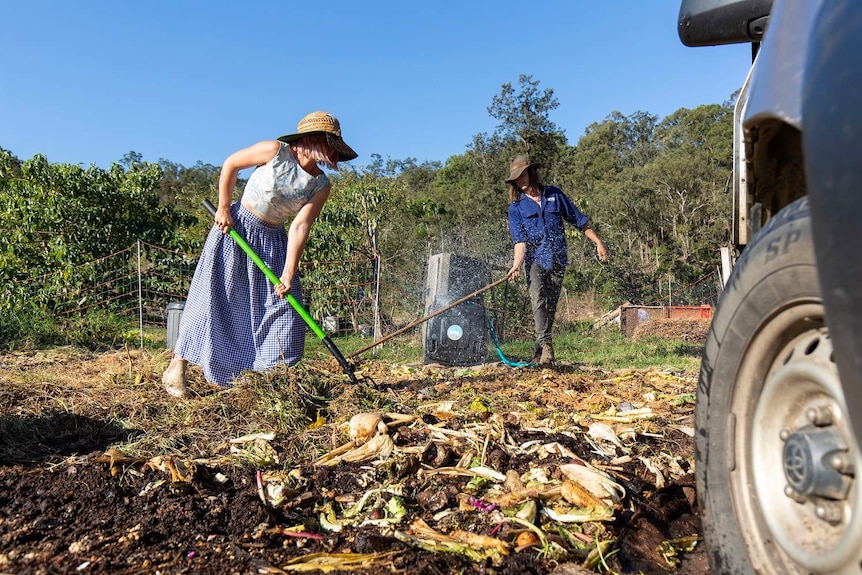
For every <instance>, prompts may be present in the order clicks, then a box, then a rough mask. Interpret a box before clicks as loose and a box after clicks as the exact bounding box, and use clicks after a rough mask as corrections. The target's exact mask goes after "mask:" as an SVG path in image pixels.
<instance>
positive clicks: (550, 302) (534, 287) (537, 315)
mask: <svg viewBox="0 0 862 575" xmlns="http://www.w3.org/2000/svg"><path fill="white" fill-rule="evenodd" d="M539 167H541V164H537V163H534V162H531V161H530V158H529V157H527V156H526V155H524V154H518V155H517V156H515V157H514V159H513V160H512V163H511V165H510V166H509V176H508V178H506V183H507V184H509V233H510V234H511V236H512V243H513V244H514V246H515V257H514V261H513V262H512V268H511V269H510V270H509V273H508V278H509V281H513V280H516V279H517V278H518V277H519V276H520V275H521V266H522V265H523V266H524V274H525V276H526V280H527V286H528V288H529V290H530V301H531V303H532V308H533V321H534V322H535V325H536V345H535V347H534V350H533V363H538V364H539V365H548V364H553V363H554V346H553V341H552V339H551V330H552V328H553V326H554V316H555V315H556V313H557V302H558V301H559V299H560V292H561V290H562V287H563V275H564V274H565V271H566V265H567V264H568V247H567V245H566V234H565V229H564V224H563V222H569V223H570V224H571V225H573V226H575V228H577V229H578V230H580V231H581V232H583V234H584V235H585V236H586V237H588V238H589V239H590V240H591V241H592V242H593V243H594V244H596V251H597V254H598V257H599V260H601V261H603V262H604V261H607V259H608V250H607V248H605V244H604V243H603V242H602V240H601V239H600V238H599V236H598V234H596V232H595V230H593V228H592V227H591V226H590V220H589V218H587V216H585V215H584V214H582V213H581V211H580V210H579V209H578V207H577V206H576V205H575V204H574V202H572V200H571V199H569V197H568V196H566V194H564V193H563V192H562V190H560V189H559V188H556V187H554V186H545V185H543V184H542V183H541V182H540V181H539V173H538V170H537V168H539Z"/></svg>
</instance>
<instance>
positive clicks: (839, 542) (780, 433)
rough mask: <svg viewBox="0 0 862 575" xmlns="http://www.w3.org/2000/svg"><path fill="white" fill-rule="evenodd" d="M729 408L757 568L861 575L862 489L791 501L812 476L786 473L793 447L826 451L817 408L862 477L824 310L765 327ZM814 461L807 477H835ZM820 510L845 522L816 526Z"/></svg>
mask: <svg viewBox="0 0 862 575" xmlns="http://www.w3.org/2000/svg"><path fill="white" fill-rule="evenodd" d="M731 407H732V414H733V416H732V417H733V420H734V421H735V426H734V429H732V430H731V433H732V434H733V440H734V445H735V446H745V448H744V449H742V448H739V447H737V448H736V449H735V450H734V451H735V454H736V455H735V456H733V458H732V459H731V467H733V466H736V467H737V470H736V471H737V472H736V473H732V474H731V491H732V496H733V501H734V507H735V511H736V514H737V516H738V518H739V521H740V529H741V531H742V532H743V536H744V537H745V538H746V542H747V544H748V545H749V547H750V549H751V550H752V552H751V553H750V556H751V557H752V561H753V562H754V563H755V566H756V567H757V568H759V569H761V570H762V571H763V572H765V573H784V572H786V570H787V567H786V566H783V565H782V564H783V563H788V564H790V563H791V562H792V563H795V564H796V565H798V566H799V567H800V568H802V569H803V570H804V571H806V572H810V571H815V572H838V573H840V572H843V571H845V570H847V571H851V570H852V572H854V573H859V565H860V561H862V518H860V514H859V513H854V507H855V502H856V501H860V500H862V496H860V493H859V489H860V483H862V482H857V481H854V480H851V481H850V487H849V490H848V492H847V494H846V498H845V499H844V500H843V501H840V502H838V503H835V502H833V501H831V500H830V499H825V498H822V497H820V496H819V495H817V494H814V495H811V494H809V495H808V497H806V498H801V497H800V493H799V492H796V491H788V492H786V491H785V487H786V486H788V485H790V484H792V485H804V484H805V483H804V481H800V478H804V476H805V474H804V472H801V471H798V470H796V469H795V468H794V465H793V464H788V462H797V461H799V459H794V458H792V457H787V455H788V454H787V453H786V452H785V447H787V451H788V452H789V453H790V454H793V453H795V450H794V449H792V448H794V447H796V446H797V445H800V444H803V445H809V444H813V445H817V446H821V445H824V442H823V441H821V439H820V438H821V437H822V434H820V435H818V434H819V433H820V431H821V428H819V427H817V426H815V425H813V423H812V421H811V419H810V417H809V415H808V414H810V413H812V412H811V409H812V408H815V407H817V408H823V407H827V408H828V409H831V413H832V418H831V419H832V421H831V423H830V425H828V426H822V427H823V428H825V429H826V430H827V431H828V433H827V434H826V435H827V436H828V437H830V438H832V439H834V438H836V437H838V438H840V439H841V440H842V441H843V442H844V443H845V444H846V446H847V447H849V453H850V455H849V458H850V459H851V461H852V463H853V464H855V468H856V469H862V467H860V458H859V452H858V449H856V445H855V441H854V439H853V434H852V430H851V429H850V425H849V419H848V417H847V409H846V404H845V402H844V396H843V392H842V389H841V384H840V380H839V378H838V373H837V369H836V367H835V364H834V362H833V361H832V344H831V341H830V340H829V336H828V331H827V330H826V329H825V327H824V326H823V308H822V306H821V305H820V304H819V303H816V302H797V303H796V304H795V305H792V306H790V307H788V308H786V309H784V310H783V311H781V312H779V313H778V314H776V315H775V316H774V317H773V318H771V319H770V320H769V321H768V322H767V323H766V324H764V326H763V329H761V330H760V331H759V332H758V333H757V335H756V336H755V337H754V338H753V340H752V342H751V345H750V346H749V347H748V349H747V350H746V353H745V357H744V358H743V361H742V365H741V369H740V371H739V378H738V380H737V385H736V388H735V392H734V397H733V399H732V404H731ZM811 428H816V429H815V431H811ZM788 438H789V440H790V441H789V443H790V446H788ZM812 438H813V439H812ZM806 441H808V443H806ZM741 454H748V457H745V458H744V457H742V456H741ZM786 457H787V458H786ZM811 461H812V460H811V459H809V466H808V467H806V466H804V465H803V466H802V469H808V470H809V472H810V470H811V469H816V470H817V472H816V473H813V474H811V473H809V475H810V476H814V477H827V476H828V475H827V471H828V470H826V469H824V468H823V467H822V466H821V465H820V463H817V464H811ZM788 477H790V478H791V480H789V479H788ZM794 497H795V498H796V499H804V502H802V503H799V502H797V501H796V500H795V499H794ZM824 502H825V504H824ZM818 503H820V504H821V505H820V506H821V507H824V508H825V509H827V510H829V511H830V512H833V513H834V512H835V509H836V508H837V509H838V510H839V513H840V514H841V520H840V521H839V522H837V523H836V524H833V523H830V522H828V521H826V520H824V519H822V518H818V516H817V512H816V508H817V506H818ZM764 510H769V512H768V513H766V512H764ZM832 519H833V520H834V517H832ZM772 541H774V542H775V543H777V544H778V545H777V547H778V549H776V546H775V545H771V544H770V542H772Z"/></svg>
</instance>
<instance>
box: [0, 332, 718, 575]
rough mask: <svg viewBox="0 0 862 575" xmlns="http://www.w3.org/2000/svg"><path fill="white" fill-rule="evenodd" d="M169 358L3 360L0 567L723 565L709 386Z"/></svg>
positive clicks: (42, 570) (679, 378) (568, 569)
mask: <svg viewBox="0 0 862 575" xmlns="http://www.w3.org/2000/svg"><path fill="white" fill-rule="evenodd" d="M167 361H168V356H167V354H166V353H165V354H158V353H155V354H149V353H147V352H141V351H136V350H119V351H109V352H102V353H96V352H89V351H85V350H79V349H71V348H62V349H58V350H47V351H39V352H27V353H24V352H21V353H14V354H12V353H9V354H5V355H0V374H2V375H0V509H2V510H3V513H2V516H0V574H11V573H15V574H24V573H34V574H37V573H38V574H54V573H84V574H86V573H117V574H132V573H161V574H168V573H171V574H173V573H196V574H213V575H216V574H218V575H222V574H228V573H239V574H245V573H296V572H303V573H359V574H371V573H375V574H377V573H427V574H455V573H459V574H469V573H496V574H506V575H515V574H554V575H571V574H581V573H589V572H601V573H617V574H620V575H623V574H638V573H643V574H646V575H649V574H655V573H677V574H681V575H690V574H705V573H709V567H708V565H707V561H706V556H705V552H704V548H703V541H702V531H701V526H700V521H699V519H698V516H697V510H696V495H695V489H694V479H693V477H694V476H693V459H694V458H693V434H694V430H693V427H694V422H693V412H694V395H693V394H694V391H695V385H696V375H695V374H692V373H673V372H670V371H665V370H658V369H655V370H625V371H619V372H604V371H600V370H596V369H589V368H586V367H585V366H581V365H577V364H573V363H567V362H559V363H558V364H557V365H556V366H554V367H552V368H543V369H539V368H535V367H527V368H512V367H509V366H506V365H504V364H501V363H496V364H485V365H482V366H475V367H469V368H465V367H445V366H437V365H431V366H423V365H412V366H408V365H396V364H387V363H383V362H377V361H373V360H371V361H368V362H365V363H363V364H361V365H360V366H359V368H358V370H357V374H358V375H359V376H360V377H363V378H367V379H363V381H362V382H361V383H360V384H359V385H353V384H350V382H349V381H348V380H347V378H346V376H344V374H343V373H339V370H338V366H337V365H335V362H333V361H326V360H307V361H304V362H303V363H302V364H300V365H299V366H296V367H295V368H292V369H291V370H286V373H284V374H278V375H276V376H274V377H268V378H261V377H249V378H247V379H245V380H240V382H239V383H238V385H237V387H235V388H234V389H231V390H228V391H218V390H214V389H212V388H210V387H208V386H207V384H206V383H205V382H204V381H203V379H202V378H201V377H200V374H198V373H193V377H192V382H191V384H192V389H193V391H194V392H195V395H194V397H193V398H192V399H189V400H183V401H179V400H174V399H172V398H169V397H168V396H167V395H166V394H165V393H163V392H162V390H161V387H160V385H159V377H160V373H161V370H162V369H163V368H164V366H165V365H166V363H167ZM296 390H301V391H302V393H297V391H296ZM357 414H370V415H366V416H361V417H359V418H357V419H362V422H360V423H362V425H359V424H357V425H354V426H351V425H350V423H349V422H350V421H351V420H352V419H353V418H354V416H356V415H357ZM354 423H355V420H354ZM365 423H370V424H369V425H367V426H366V425H364V424H365Z"/></svg>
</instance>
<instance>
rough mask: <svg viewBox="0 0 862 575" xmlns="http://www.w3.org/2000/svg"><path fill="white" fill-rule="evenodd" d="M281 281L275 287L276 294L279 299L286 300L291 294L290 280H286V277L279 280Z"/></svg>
mask: <svg viewBox="0 0 862 575" xmlns="http://www.w3.org/2000/svg"><path fill="white" fill-rule="evenodd" d="M278 279H280V280H281V281H280V282H279V283H278V285H277V286H275V293H276V295H277V296H278V297H280V298H282V299H284V298H286V297H287V294H288V292H290V280H289V279H287V280H286V279H285V278H284V276H282V277H280V278H278Z"/></svg>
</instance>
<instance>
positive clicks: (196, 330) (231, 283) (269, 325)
mask: <svg viewBox="0 0 862 575" xmlns="http://www.w3.org/2000/svg"><path fill="white" fill-rule="evenodd" d="M231 215H232V216H233V218H234V229H235V230H236V231H237V232H239V234H240V235H241V236H242V237H243V238H244V239H245V241H246V242H247V243H248V244H249V245H250V246H251V247H252V249H254V251H255V252H256V253H257V255H258V256H260V258H261V259H262V260H263V261H264V262H265V263H266V264H267V266H269V268H270V269H271V270H272V271H273V273H275V275H277V276H281V273H282V271H283V270H284V259H285V257H286V254H287V232H286V231H285V229H284V226H273V225H270V224H267V223H265V222H262V221H261V220H259V219H258V218H257V217H255V216H254V215H253V214H252V213H251V212H249V211H248V210H246V209H245V208H244V207H242V204H241V203H240V202H236V203H234V204H233V205H231ZM290 292H291V293H292V294H293V296H294V297H295V298H296V299H297V300H298V301H299V302H300V303H303V298H302V290H301V288H300V285H299V275H298V274H297V275H296V276H294V278H293V281H292V282H291V286H290ZM305 329H306V326H305V322H304V321H303V319H302V317H301V316H300V315H299V314H298V313H297V312H296V311H295V310H294V309H293V307H291V305H290V304H289V303H288V302H287V301H286V300H284V299H282V298H280V297H278V296H277V295H276V294H275V289H274V286H273V285H272V283H271V282H270V281H269V279H268V278H267V277H266V275H265V274H264V273H263V272H262V271H260V269H258V267H257V266H256V265H255V264H254V262H253V261H252V260H251V258H249V257H248V255H247V254H246V253H245V252H244V251H243V250H242V248H240V247H239V246H238V245H236V243H235V242H234V241H233V239H232V238H231V237H230V236H229V235H226V234H223V233H222V232H221V230H219V229H218V228H217V227H216V226H213V227H212V229H211V230H210V232H209V235H208V236H207V239H206V243H205V244H204V249H203V252H202V254H201V257H200V259H199V260H198V265H197V268H195V273H194V277H193V278H192V283H191V286H190V287H189V294H188V297H187V298H186V303H185V307H184V308H183V313H182V316H181V318H180V325H179V330H178V334H177V340H176V343H175V345H174V355H176V356H178V357H181V358H183V359H185V360H187V361H189V362H191V363H195V364H197V365H200V366H201V367H203V372H204V377H206V379H207V381H209V382H211V383H215V384H217V385H221V386H229V385H231V382H232V381H233V380H234V379H235V378H236V377H237V376H238V375H239V374H240V373H242V372H243V371H246V370H253V371H266V370H268V369H270V368H273V367H275V366H277V365H294V364H295V363H296V362H298V361H299V360H300V359H302V355H303V353H304V352H305Z"/></svg>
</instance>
